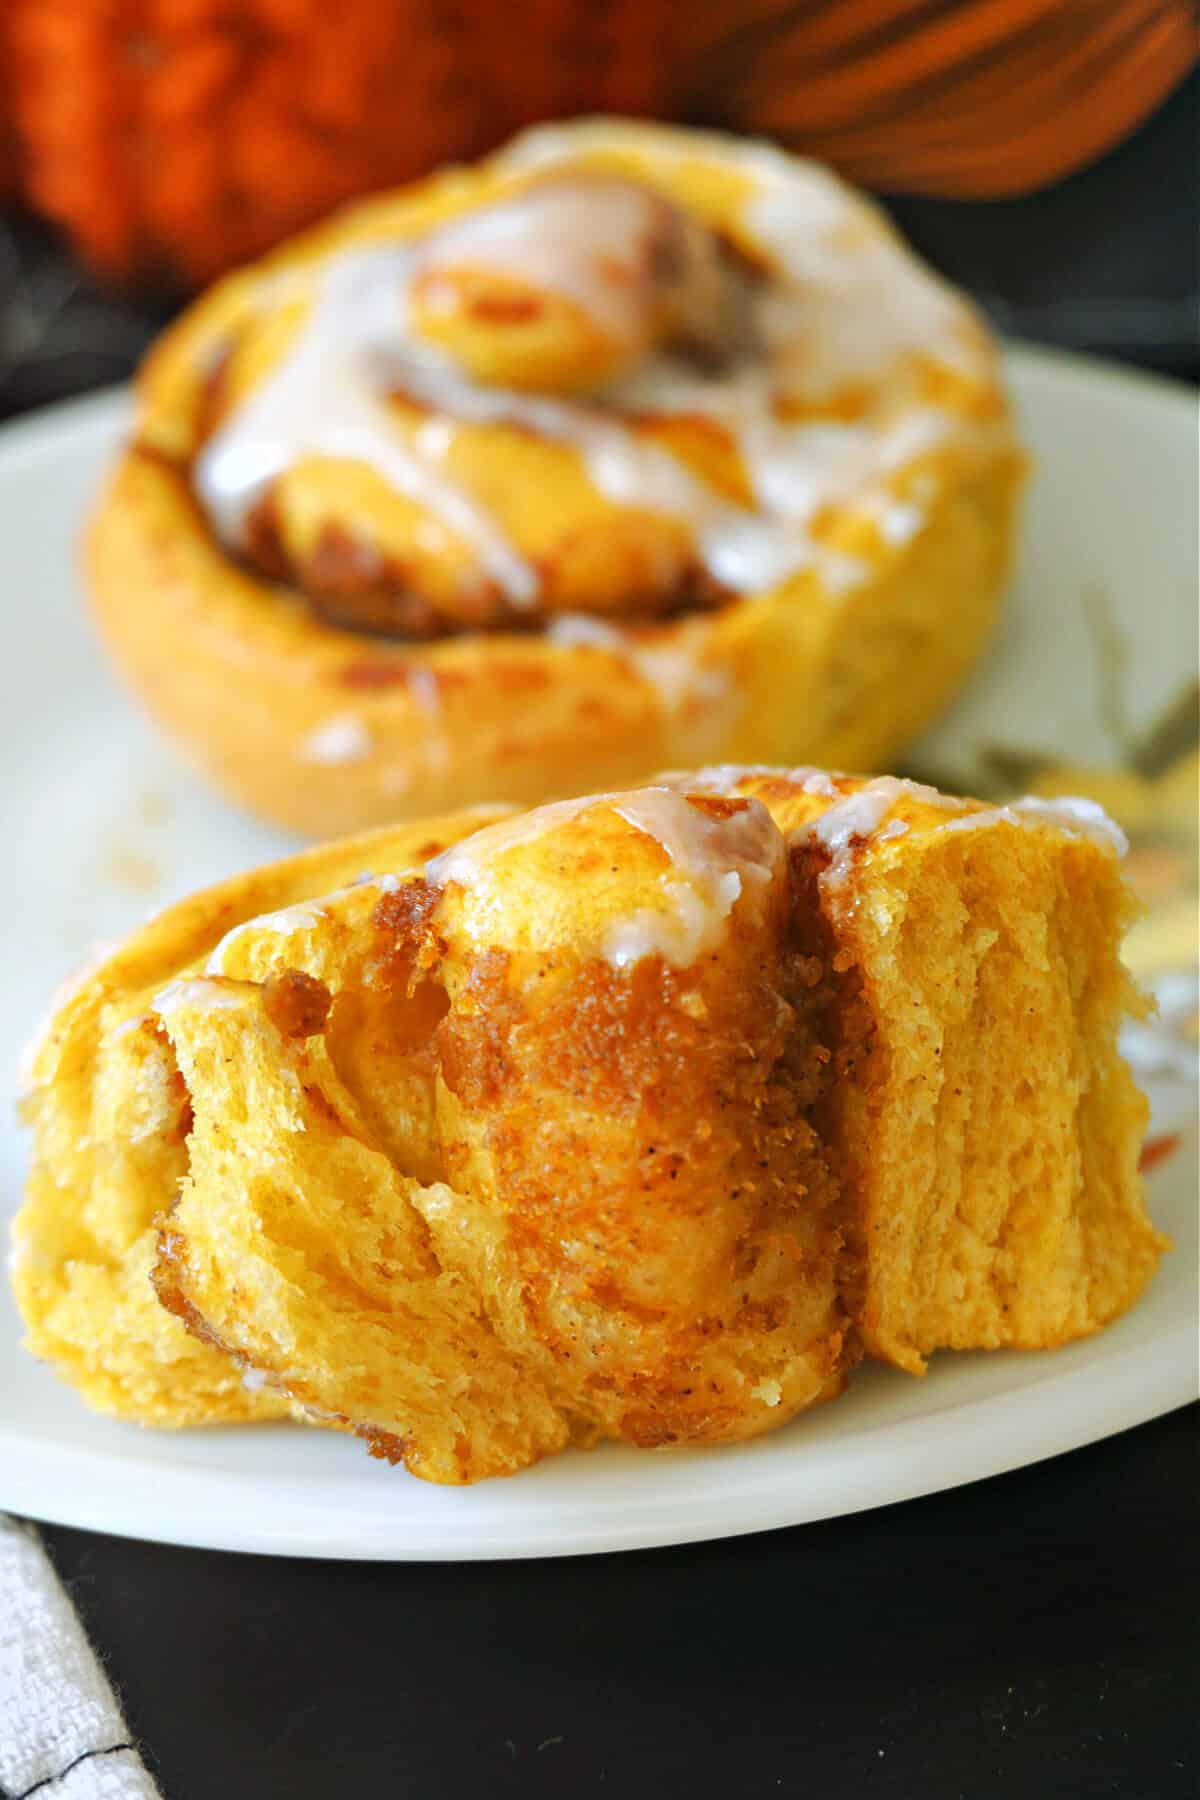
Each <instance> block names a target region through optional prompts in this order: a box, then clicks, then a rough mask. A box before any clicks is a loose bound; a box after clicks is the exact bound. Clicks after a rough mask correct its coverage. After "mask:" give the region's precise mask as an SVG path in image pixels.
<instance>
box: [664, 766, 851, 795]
mask: <svg viewBox="0 0 1200 1800" xmlns="http://www.w3.org/2000/svg"><path fill="white" fill-rule="evenodd" d="M660 779H661V780H662V781H664V782H669V783H670V784H671V786H673V787H684V788H691V789H693V790H694V789H702V790H703V791H704V792H705V793H706V794H732V793H733V792H734V791H735V790H738V789H740V787H741V785H742V783H743V782H744V781H756V780H762V781H787V782H790V783H791V784H792V786H793V787H798V788H800V789H802V791H803V792H804V793H806V794H822V795H824V796H825V798H826V799H829V800H837V799H840V797H841V789H840V788H838V787H837V786H836V784H835V782H834V778H833V776H832V775H831V774H830V773H829V772H828V771H827V770H826V769H814V768H809V767H807V766H806V767H803V768H795V769H782V768H779V767H777V766H776V765H775V764H774V763H717V764H714V765H713V766H712V767H711V768H707V769H671V770H669V771H668V772H667V774H665V775H663V776H661V777H660Z"/></svg>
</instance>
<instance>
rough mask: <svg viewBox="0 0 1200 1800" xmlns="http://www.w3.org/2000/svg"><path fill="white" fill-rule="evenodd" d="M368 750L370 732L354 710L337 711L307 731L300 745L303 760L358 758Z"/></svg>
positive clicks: (351, 760)
mask: <svg viewBox="0 0 1200 1800" xmlns="http://www.w3.org/2000/svg"><path fill="white" fill-rule="evenodd" d="M370 750H371V733H370V732H369V731H368V729H367V727H366V725H365V724H364V723H363V721H362V720H361V719H360V718H359V717H358V715H357V714H356V713H338V714H337V715H336V717H334V718H332V719H326V721H325V723H324V724H323V725H318V726H317V728H316V730H315V731H311V732H310V733H309V734H308V736H307V737H306V738H305V739H304V742H303V743H302V744H301V746H300V754H301V756H302V757H303V758H304V760H305V761H306V762H315V763H333V764H336V763H352V762H361V761H362V759H363V757H364V756H368V755H369V754H370Z"/></svg>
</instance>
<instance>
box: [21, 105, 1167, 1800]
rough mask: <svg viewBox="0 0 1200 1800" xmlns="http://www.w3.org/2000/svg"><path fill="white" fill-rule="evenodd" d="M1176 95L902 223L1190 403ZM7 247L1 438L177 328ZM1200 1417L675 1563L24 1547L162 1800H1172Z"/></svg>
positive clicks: (1065, 331) (43, 251)
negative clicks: (1095, 159) (1074, 159)
mask: <svg viewBox="0 0 1200 1800" xmlns="http://www.w3.org/2000/svg"><path fill="white" fill-rule="evenodd" d="M1198 96H1200V88H1198V84H1197V82H1196V81H1195V80H1193V81H1192V82H1190V83H1188V84H1187V85H1186V86H1185V87H1184V88H1183V89H1182V90H1181V91H1180V92H1179V93H1178V94H1177V95H1176V96H1175V98H1174V99H1173V100H1172V101H1171V102H1170V103H1169V105H1168V106H1167V107H1166V108H1164V109H1163V111H1162V112H1161V113H1160V114H1159V115H1158V117H1157V118H1156V119H1155V120H1154V121H1152V122H1151V124H1150V125H1149V126H1147V127H1146V128H1144V130H1143V131H1142V132H1140V133H1139V134H1138V136H1137V137H1136V138H1135V139H1134V140H1132V142H1131V143H1130V144H1128V145H1126V146H1125V147H1123V148H1122V149H1121V150H1119V151H1117V152H1115V153H1114V154H1113V155H1111V156H1110V157H1107V158H1105V159H1104V161H1103V162H1102V163H1100V164H1098V165H1096V166H1095V167H1094V168H1092V169H1090V170H1087V171H1085V172H1084V173H1083V174H1081V175H1078V176H1076V177H1074V178H1073V179H1072V180H1071V181H1068V182H1065V183H1063V184H1062V185H1061V186H1060V187H1058V188H1056V189H1054V190H1053V191H1051V192H1049V193H1046V194H1042V195H1037V196H1034V197H1032V198H1031V199H1028V200H1023V201H1015V202H1009V203H1005V204H1002V205H997V206H980V207H964V206H961V205H943V204H938V203H935V202H926V201H906V202H904V203H902V204H899V205H898V206H897V208H896V211H897V213H898V216H899V218H900V221H901V223H902V224H903V226H904V227H905V229H906V230H907V231H908V232H909V233H910V235H911V236H912V237H913V238H914V240H915V241H916V242H917V244H918V245H919V246H920V247H921V248H922V249H923V250H924V251H925V252H926V254H927V255H929V256H930V257H931V259H932V260H934V261H935V262H937V263H938V264H939V265H940V266H942V267H943V268H945V269H946V270H947V272H949V273H950V274H951V275H953V276H954V277H955V278H957V279H959V280H961V281H963V282H965V283H966V284H967V285H969V286H970V287H972V288H973V289H974V290H975V291H976V292H977V293H978V294H979V295H980V297H981V298H982V299H983V300H984V302H985V304H986V305H987V306H988V308H989V310H990V311H991V312H992V314H993V316H994V317H995V318H997V319H998V320H999V321H1000V322H1001V323H1002V324H1004V325H1005V326H1007V327H1008V328H1010V329H1014V330H1018V331H1024V332H1025V333H1026V334H1027V335H1029V336H1033V337H1040V338H1042V339H1045V340H1048V341H1051V342H1058V343H1065V344H1072V345H1075V346H1077V347H1080V348H1087V349H1093V350H1097V351H1101V352H1107V353H1108V354H1110V355H1122V356H1125V357H1127V358H1129V359H1131V360H1134V361H1138V362H1141V363H1144V364H1147V365H1149V366H1154V367H1159V368H1165V369H1169V370H1171V371H1173V372H1174V373H1177V374H1181V375H1184V376H1189V375H1190V376H1192V377H1194V376H1195V375H1196V374H1197V372H1198V370H1200V358H1198V356H1197V349H1196V337H1195V330H1196V326H1195V303H1196V288H1197V277H1196V241H1195V229H1194V215H1195V191H1194V179H1193V177H1194V172H1195V144H1196V126H1197V111H1198V107H1197V100H1198ZM0 249H3V250H4V251H5V254H4V255H3V256H0V414H3V413H4V412H10V413H11V412H15V411H19V410H21V409H23V408H25V407H27V406H30V405H34V404H40V403H42V402H44V401H46V400H49V399H53V398H57V397H59V396H61V395H63V394H66V393H70V392H76V391H78V390H80V389H81V388H84V387H86V386H89V385H94V384H95V383H97V382H99V381H105V380H115V379H117V378H119V377H120V376H121V375H122V374H124V373H125V372H127V371H128V368H129V367H130V366H131V364H132V360H133V358H134V356H135V355H136V353H137V350H138V348H139V347H140V345H141V344H142V343H144V342H145V341H146V339H147V338H148V336H149V335H150V333H151V332H152V330H153V329H154V328H155V326H156V325H157V323H158V322H159V321H160V320H161V319H162V318H163V317H165V316H166V311H165V308H163V307H161V306H156V305H153V304H150V303H148V302H146V301H143V302H142V303H141V304H139V305H136V306H134V305H130V304H128V303H126V302H123V301H119V300H116V299H114V298H113V297H111V296H104V295H102V294H99V293H98V292H97V291H96V290H94V289H93V288H91V287H89V286H88V284H87V283H86V282H82V281H80V280H79V278H78V276H77V273H76V272H75V271H73V270H72V268H71V267H70V264H69V260H68V259H66V258H65V257H64V256H63V254H62V253H61V251H60V250H59V249H58V248H56V246H55V245H54V243H53V241H52V239H51V238H50V236H49V234H48V233H46V232H45V231H44V230H43V229H42V228H41V227H38V226H36V225H34V224H33V223H32V222H30V221H27V220H25V221H22V220H10V221H9V223H8V235H7V237H6V238H5V239H4V241H3V243H2V244H0ZM1196 1415H1197V1409H1196V1408H1192V1409H1189V1410H1188V1411H1186V1412H1180V1413H1175V1414H1173V1415H1171V1416H1169V1417H1167V1418H1164V1419H1160V1420H1158V1421H1156V1422H1155V1423H1153V1424H1150V1425H1146V1426H1143V1427H1142V1428H1141V1429H1139V1430H1137V1431H1133V1432H1129V1433H1127V1434H1126V1435H1124V1436H1123V1437H1120V1438H1116V1439H1113V1440H1112V1441H1110V1442H1108V1443H1104V1444H1099V1445H1096V1446H1093V1447H1092V1448H1090V1449H1086V1450H1080V1451H1077V1452H1075V1453H1074V1454H1073V1455H1071V1456H1066V1457H1062V1458H1059V1459H1057V1460H1056V1461H1053V1462H1050V1463H1045V1464H1042V1465H1040V1466H1038V1467H1035V1468H1030V1469H1025V1470H1022V1471H1020V1472H1019V1473H1016V1474H1012V1475H1007V1476H1003V1477H1001V1478H998V1479H996V1480H993V1481H988V1482H983V1483H979V1484H977V1485H976V1486H973V1487H971V1488H966V1489H960V1490H958V1491H956V1492H954V1493H949V1494H943V1495H938V1496H935V1497H933V1498H930V1499H925V1500H920V1501H914V1502H912V1503H910V1504H907V1505H904V1506H897V1507H892V1508H889V1509H886V1510H884V1511H881V1512H874V1513H866V1514H862V1515H860V1516H857V1517H854V1518H849V1519H844V1520H839V1521H834V1522H831V1523H829V1524H825V1525H816V1526H806V1527H803V1528H799V1529H796V1530H793V1531H782V1532H774V1533H771V1534H768V1535H766V1536H762V1537H755V1538H744V1539H739V1540H735V1541H730V1542H726V1543H719V1544H711V1545H699V1546H696V1547H693V1548H690V1549H681V1550H660V1551H647V1552H643V1553H638V1554H632V1555H621V1556H611V1557H596V1558H575V1559H569V1560H564V1561H555V1562H544V1563H524V1562H522V1563H508V1564H496V1565H485V1564H467V1565H460V1566H436V1565H422V1564H414V1565H408V1566H404V1565H391V1566H381V1565H375V1564H366V1565H354V1564H348V1563H314V1562H300V1561H285V1560H272V1559H267V1558H258V1557H241V1556H232V1555H220V1554H215V1553H210V1552H203V1551H190V1550H175V1549H168V1548H164V1547H162V1546H157V1545H153V1544H140V1543H132V1542H124V1541H122V1540H120V1539H116V1538H106V1537H100V1536H95V1535H92V1534H88V1533H84V1532H77V1531H67V1530H61V1529H47V1530H46V1532H45V1534H44V1535H45V1539H46V1542H47V1544H48V1546H49V1548H50V1551H51V1554H52V1555H53V1557H54V1559H55V1561H56V1563H57V1565H58V1567H59V1569H60V1571H61V1572H62V1574H63V1576H64V1577H65V1578H66V1580H67V1582H68V1584H69V1585H70V1588H71V1591H72V1593H73V1594H74V1596H75V1599H76V1601H77V1603H78V1605H79V1607H80V1609H81V1612H82V1614H83V1617H84V1619H85V1621H86V1623H87V1625H88V1627H89V1629H90V1630H91V1632H92V1634H93V1636H94V1638H95V1641H96V1643H97V1644H98V1646H99V1648H100V1650H101V1652H102V1653H103V1655H104V1656H105V1658H106V1660H107V1662H108V1666H109V1669H110V1672H111V1674H112V1676H113V1677H114V1679H115V1681H116V1683H117V1685H118V1687H119V1688H120V1690H121V1693H122V1696H123V1699H124V1702H125V1705H126V1707H127V1709H128V1714H129V1720H130V1724H131V1726H132V1728H133V1730H134V1731H135V1733H136V1734H137V1735H138V1736H139V1737H140V1738H141V1739H142V1740H143V1742H144V1744H145V1747H146V1754H147V1757H148V1760H149V1761H150V1763H151V1765H152V1767H153V1768H154V1769H155V1772H156V1773H157V1774H158V1776H159V1778H160V1780H161V1781H162V1783H163V1786H164V1790H165V1792H166V1795H167V1797H168V1800H340V1797H341V1796H343V1795H351V1794H357V1793H362V1794H364V1795H370V1796H372V1800H374V1797H376V1796H378V1797H380V1800H410V1797H411V1800H487V1797H490V1796H492V1795H506V1794H518V1793H519V1794H523V1795H532V1796H536V1795H542V1794H544V1795H553V1796H560V1795H570V1796H573V1797H577V1796H588V1795H593V1794H594V1795H597V1796H601V1797H611V1796H614V1795H616V1796H622V1797H625V1800H642V1797H643V1796H645V1797H646V1800H650V1797H652V1796H653V1797H657V1796H659V1795H667V1794H674V1793H679V1794H683V1795H691V1796H698V1797H700V1800H703V1797H704V1796H708V1795H714V1796H716V1795H720V1796H722V1797H725V1796H728V1800H741V1797H742V1796H745V1797H746V1800H754V1797H757V1796H764V1797H767V1796H775V1795H798V1796H804V1797H805V1800H842V1797H843V1796H845V1797H846V1800H889V1797H892V1796H894V1797H895V1800H991V1797H992V1796H995V1797H996V1800H1001V1797H1003V1800H1013V1797H1015V1800H1043V1797H1048V1800H1058V1797H1060V1796H1061V1797H1063V1800H1075V1797H1076V1796H1078V1797H1081V1800H1082V1797H1088V1800H1090V1797H1091V1796H1097V1797H1099V1796H1117V1797H1120V1800H1174V1797H1175V1796H1179V1797H1180V1800H1183V1797H1184V1796H1186V1797H1187V1800H1192V1796H1194V1795H1195V1794H1196V1792H1197V1787H1198V1782H1197V1730H1196V1717H1197V1690H1196V1678H1197V1674H1198V1673H1200V1669H1198V1663H1200V1657H1198V1655H1197V1630H1196V1618H1197V1610H1198V1602H1200V1530H1198V1508H1197V1500H1198V1498H1200V1492H1198V1490H1200V1482H1198V1479H1197V1457H1196Z"/></svg>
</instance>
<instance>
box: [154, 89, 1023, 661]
mask: <svg viewBox="0 0 1200 1800" xmlns="http://www.w3.org/2000/svg"><path fill="white" fill-rule="evenodd" d="M143 395H144V413H143V419H142V424H141V427H140V434H141V442H142V444H143V445H144V446H145V447H148V448H150V449H152V450H156V451H161V452H163V453H165V454H167V455H168V456H170V457H171V458H172V459H173V461H175V462H176V463H180V464H182V465H184V466H185V467H186V469H187V471H188V475H189V480H190V483H191V488H192V493H193V496H194V499H195V502H196V505H197V507H198V508H199V511H200V514H201V516H202V518H203V520H204V522H205V525H206V528H207V529H208V530H209V531H210V532H211V533H212V534H213V535H214V536H215V538H216V539H217V540H218V541H219V542H220V544H221V545H222V546H224V547H225V549H226V550H227V551H228V552H229V553H230V554H231V555H232V556H233V557H235V558H237V559H239V560H241V561H243V562H244V563H246V564H248V565H249V566H250V567H251V568H253V569H254V570H256V571H258V572H259V573H261V574H262V575H264V576H267V577H269V578H271V579H284V580H286V581H287V582H288V583H290V584H291V585H292V586H294V587H295V588H296V589H297V590H299V591H300V592H302V593H303V594H304V595H306V596H307V598H308V600H309V602H310V603H311V605H312V606H313V607H314V608H315V609H316V610H317V611H318V612H319V613H320V614H322V615H323V616H325V617H327V618H329V619H331V620H333V621H334V622H337V623H340V624H344V625H348V626H351V627H354V628H360V629H366V630H375V631H383V632H389V633H397V634H401V635H405V636H415V637H438V636H442V635H445V634H448V633H452V632H461V631H463V630H483V629H487V628H496V627H503V628H506V629H510V630H511V629H524V630H529V629H534V628H538V627H545V626H546V625H548V624H550V625H552V626H554V627H555V628H556V629H565V631H566V632H567V633H568V636H569V634H570V633H571V632H572V631H575V632H578V631H579V630H580V625H581V620H580V616H581V615H582V623H583V624H585V625H586V623H587V622H588V621H589V620H594V621H596V622H601V621H604V620H606V619H607V620H609V621H614V620H618V619H621V620H633V621H636V620H638V619H642V620H652V619H655V618H663V617H665V616H674V615H677V614H680V613H687V612H690V611H694V610H698V609H700V610H702V609H711V608H713V607H715V606H717V605H719V604H721V603H722V602H723V601H726V600H729V599H731V598H736V597H741V596H747V595H755V596H765V595H771V594H775V593H778V592H782V591H786V590H787V588H788V586H789V584H793V583H795V582H796V581H797V580H798V579H799V578H801V577H802V576H803V577H808V578H813V577H815V578H816V579H817V581H818V582H819V583H820V585H821V586H823V587H825V588H827V589H828V590H829V591H830V593H832V594H834V595H836V594H840V593H842V592H844V591H845V590H846V588H847V587H853V586H854V584H855V583H856V582H857V581H860V580H865V579H867V578H868V577H869V575H870V572H871V555H870V547H871V544H872V543H880V544H882V545H894V544H896V543H900V542H904V541H906V540H907V539H908V538H910V537H912V536H914V535H915V534H916V533H917V532H918V531H919V530H920V528H921V525H922V522H923V520H924V518H925V517H926V515H927V513H928V511H929V509H930V508H931V507H932V506H933V504H934V503H935V502H936V500H937V497H938V494H939V491H940V483H941V471H942V468H943V464H944V462H945V460H946V458H947V457H948V456H957V457H958V458H960V459H961V456H962V453H963V449H964V446H967V447H968V449H969V448H970V446H971V445H975V446H976V447H979V446H981V445H984V444H989V443H990V444H991V445H992V447H993V448H994V446H995V443H996V442H997V441H1000V440H1003V438H1004V436H1005V433H1006V430H1007V428H1006V425H1005V423H1004V420H1005V404H1004V399H1003V395H1002V391H1001V389H1000V386H999V383H998V378H997V374H996V368H995V361H994V356H993V353H992V350H991V348H990V345H989V343H988V340H987V338H986V335H985V334H984V332H983V331H982V329H981V328H980V326H979V324H978V323H977V321H976V319H975V318H974V316H973V314H972V312H971V310H970V308H969V307H968V305H967V304H966V303H965V302H964V301H963V300H962V299H961V298H959V297H958V296H957V295H956V294H954V293H953V292H951V291H950V290H949V289H947V288H946V287H945V286H944V285H943V284H942V283H940V282H939V281H938V280H937V279H936V278H935V277H934V276H933V275H932V274H930V273H929V272H928V271H927V270H925V269H924V268H923V267H922V266H921V265H920V264H918V263H917V261H916V260H915V259H914V258H913V257H912V256H911V254H910V253H908V252H907V251H906V250H905V249H904V248H903V246H902V245H901V244H900V243H899V241H898V240H897V239H896V238H895V236H894V235H893V234H892V232H891V231H890V229H889V228H888V226H887V225H886V223H885V222H884V220H883V219H882V217H881V216H880V215H879V214H878V213H877V212H876V211H875V210H874V209H873V208H871V207H870V206H869V205H868V204H867V203H866V202H864V201H863V200H861V199H860V198H859V197H857V196H856V195H854V194H853V193H852V192H851V191H850V190H848V189H847V188H845V187H844V186H842V184H841V183H840V182H838V181H837V179H836V178H835V177H834V176H832V175H831V174H829V173H828V172H826V171H825V170H823V169H820V168H818V167H816V166H814V165H810V164H806V163H804V162H800V161H796V160H793V159H791V158H787V157H784V156H783V155H781V154H779V153H777V152H775V151H773V150H771V149H769V148H767V147H764V146H759V145H749V144H741V145H739V144H736V143H735V142H733V141H732V140H727V139H718V138H710V137H706V136H704V135H702V134H696V133H687V132H682V131H674V130H671V129H669V128H665V127H650V126H646V127H639V126H634V125H629V124H624V123H622V124H619V125H618V124H616V123H614V124H611V125H610V124H608V123H606V122H602V121H598V122H591V123H583V124H579V125H575V126H566V127H555V128H547V129H545V130H540V131H535V132H533V133H530V134H528V135H526V136H525V137H523V138H521V139H518V140H517V141H516V142H515V143H514V144H513V145H512V146H511V147H510V148H509V149H508V150H506V151H504V152H502V153H501V154H500V155H498V156H496V157H494V158H492V159H491V160H490V161H488V162H486V163H484V164H482V165H480V166H479V167H478V168H477V169H476V170H474V171H470V172H459V171H452V172H450V173H448V174H446V175H444V176H442V177H440V178H437V179H435V180H433V181H432V182H430V183H427V184H425V185H424V186H423V187H422V188H421V189H419V190H415V191H413V192H411V193H409V194H401V195H398V196H394V197H390V198H387V199H383V200H381V201H379V202H377V203H371V204H368V205H366V206H364V207H359V208H357V209H356V210H355V211H353V212H351V213H349V214H348V215H347V216H346V217H345V218H344V219H343V220H340V221H339V220H335V221H334V222H333V223H332V224H331V225H330V226H328V227H327V228H325V229H323V230H322V231H319V232H317V233H315V234H313V235H312V236H311V237H310V238H309V239H307V240H305V241H304V242H303V243H302V244H301V245H299V246H291V247H290V248H289V250H288V251H287V252H286V253H285V254H284V256H283V257H281V258H279V259H275V260H274V261H268V262H266V263H264V264H263V265H261V266H260V267H258V268H255V269H251V270H249V271H247V272H246V273H245V274H244V275H242V276H240V277H236V278H234V279H233V280H231V281H227V282H225V283H223V284H222V285H221V286H220V287H219V288H218V289H216V290H214V293H213V294H212V295H211V296H210V297H209V299H207V300H206V301H204V302H202V303H201V305H200V306H199V307H198V308H197V309H194V311H193V313H192V314H191V315H189V320H188V322H187V327H186V329H185V330H184V331H183V333H182V334H180V333H176V334H173V335H172V336H171V337H170V338H168V339H167V340H166V341H165V342H164V344H163V346H162V347H161V349H160V350H159V351H158V352H157V354H156V356H155V358H154V359H152V362H151V365H150V368H149V370H148V373H147V376H146V379H145V382H144V384H143ZM564 621H565V623H564ZM580 641H586V637H584V638H583V639H582V640H580Z"/></svg>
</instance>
